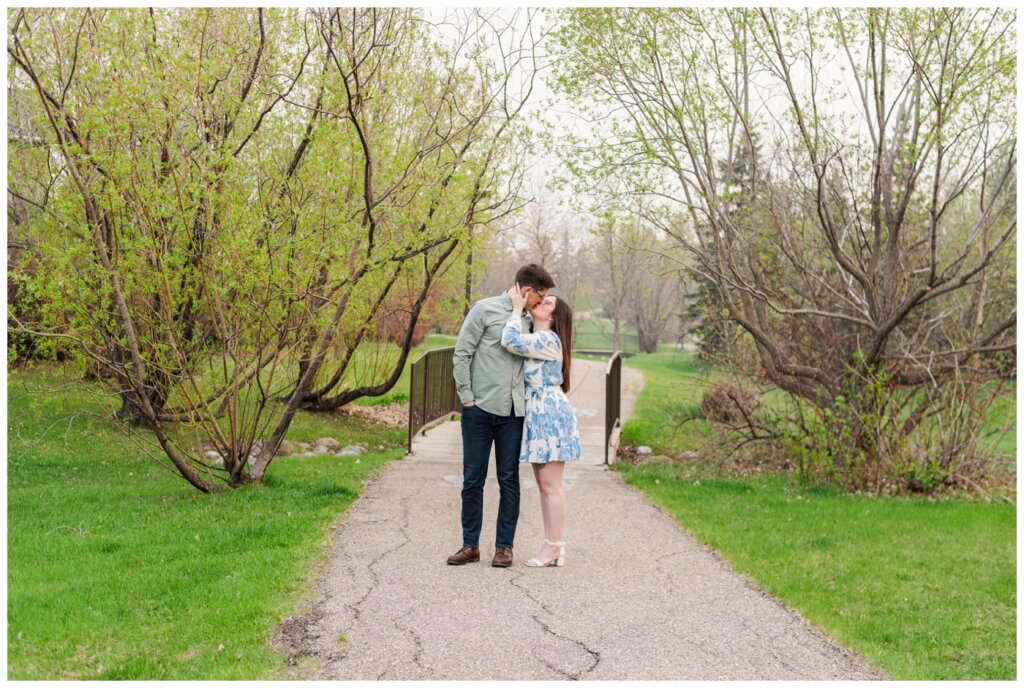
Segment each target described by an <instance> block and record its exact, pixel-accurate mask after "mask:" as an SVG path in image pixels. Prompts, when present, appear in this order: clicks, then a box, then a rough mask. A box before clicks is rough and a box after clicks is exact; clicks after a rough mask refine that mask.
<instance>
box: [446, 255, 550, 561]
mask: <svg viewBox="0 0 1024 688" xmlns="http://www.w3.org/2000/svg"><path fill="white" fill-rule="evenodd" d="M516 282H517V283H518V284H519V286H520V287H521V288H522V290H523V293H524V294H525V295H526V299H527V300H526V308H527V310H528V309H530V308H532V307H533V306H535V305H537V303H539V302H540V301H541V299H543V298H544V297H545V296H547V293H548V291H549V290H550V289H551V288H552V287H554V286H555V283H554V281H552V279H551V275H549V274H548V273H547V271H546V270H545V269H544V268H542V267H540V266H539V265H534V264H532V263H531V264H530V265H524V266H523V267H521V268H519V271H518V272H516ZM511 314H512V301H511V299H509V296H508V294H504V293H503V294H502V295H501V296H493V297H491V298H488V299H481V300H480V301H477V302H476V303H474V304H473V307H472V308H471V309H470V311H469V314H468V315H467V316H466V321H465V322H464V323H462V329H461V330H460V331H459V340H458V342H457V343H456V344H455V354H454V356H453V363H454V366H455V371H454V375H455V388H456V389H457V390H458V393H459V399H460V400H461V401H462V548H461V549H460V550H459V551H458V552H456V553H455V554H453V555H452V556H450V557H448V563H449V564H451V565H452V566H460V565H462V564H468V563H470V562H474V561H480V527H481V524H482V523H483V509H484V482H485V480H486V479H487V464H488V458H489V456H490V453H491V445H492V444H493V445H494V463H495V467H496V469H497V474H498V487H499V489H500V494H501V496H500V498H499V501H498V523H497V527H496V532H495V540H494V545H495V552H494V559H493V561H491V566H499V567H503V568H507V567H509V566H511V565H512V541H513V540H514V539H515V535H516V521H518V520H519V445H520V444H521V442H522V438H523V415H524V414H525V412H526V391H525V388H524V385H523V359H522V357H520V356H516V355H514V354H511V353H509V352H508V351H506V350H505V348H504V347H503V346H501V331H502V330H503V329H504V327H505V323H506V321H508V317H509V315H511ZM524 324H525V319H524ZM525 329H526V330H527V331H529V328H525Z"/></svg>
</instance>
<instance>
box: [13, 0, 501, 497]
mask: <svg viewBox="0 0 1024 688" xmlns="http://www.w3.org/2000/svg"><path fill="white" fill-rule="evenodd" d="M474 17H475V15H472V14H469V15H467V16H466V17H465V19H466V21H467V22H470V21H473V20H474ZM8 19H9V27H10V30H9V35H8V55H9V57H10V62H11V67H12V68H11V72H10V74H9V80H10V82H11V84H12V88H14V89H16V90H17V91H18V92H19V93H30V94H32V96H33V98H32V100H31V103H32V106H31V111H30V112H29V113H28V115H27V121H29V122H30V123H32V124H33V126H36V128H37V129H38V131H39V132H40V137H41V139H42V140H41V141H39V142H37V143H36V144H34V145H36V146H37V147H39V148H41V149H45V150H46V151H47V155H48V157H49V158H50V159H53V160H58V161H59V166H58V169H57V171H56V172H54V171H53V170H48V171H46V174H43V173H42V172H40V170H41V169H43V168H41V166H40V165H39V161H38V158H39V156H36V159H35V160H32V159H30V156H28V155H17V156H15V157H12V159H11V167H12V169H13V170H15V171H16V174H12V175H10V176H9V178H11V179H16V180H18V184H19V185H21V183H22V180H26V183H25V184H24V188H22V189H20V190H19V191H18V193H19V194H20V195H21V196H22V197H24V198H28V199H30V200H31V201H32V203H34V204H35V206H36V207H38V208H40V209H41V211H40V212H37V213H34V214H33V217H32V218H30V219H29V220H28V231H29V232H30V234H31V235H32V236H33V237H34V238H35V240H36V241H35V245H34V247H33V250H32V251H31V252H30V253H29V255H28V257H27V259H26V262H25V264H24V266H22V267H19V270H20V271H21V272H20V273H19V274H20V277H23V278H24V287H25V289H26V291H28V292H29V293H31V294H32V295H33V296H34V297H35V298H36V299H37V300H38V301H39V302H41V303H43V304H45V307H44V311H43V313H42V314H40V315H39V317H35V318H33V319H32V320H31V321H26V320H22V321H20V323H19V325H18V326H19V328H20V329H21V330H22V331H24V332H30V333H34V334H37V335H43V336H49V337H56V338H60V339H63V340H66V341H70V342H73V343H74V344H75V346H76V349H77V350H78V351H79V352H81V355H82V356H84V357H85V358H86V359H87V360H90V361H92V362H94V364H95V366H96V367H97V368H98V369H99V370H100V371H101V373H102V376H103V378H104V379H105V380H107V381H108V382H109V384H110V385H111V387H112V389H113V390H114V391H115V392H116V393H117V395H118V396H119V398H120V399H121V408H120V410H119V412H118V414H117V415H118V417H120V418H121V419H123V420H125V421H128V422H130V423H134V424H136V425H138V426H140V427H141V428H144V429H145V430H146V431H149V432H151V433H152V435H153V437H154V438H155V439H156V441H157V443H158V445H159V447H160V451H161V452H162V455H163V456H164V457H165V459H164V460H167V461H169V463H170V464H171V467H172V468H173V469H174V470H176V471H177V472H179V473H180V474H181V475H182V476H183V477H184V478H185V479H186V480H188V481H189V482H190V483H191V484H192V485H194V486H195V487H196V488H198V489H200V490H202V491H210V490H213V489H216V488H217V487H219V486H222V485H227V486H232V487H233V486H238V485H242V484H245V483H249V482H258V481H260V480H262V478H263V476H264V474H265V471H266V469H267V466H268V465H269V464H270V463H271V461H272V460H273V458H274V456H275V454H276V451H277V449H278V446H279V445H280V442H281V441H282V440H283V438H284V435H285V432H286V431H287V428H288V426H289V424H290V422H291V419H292V418H293V416H294V413H295V412H296V410H297V409H298V408H299V407H300V404H301V403H302V402H306V401H307V400H308V397H307V395H308V394H310V393H311V392H313V393H315V392H317V391H318V390H317V389H316V388H315V387H314V382H315V381H316V380H317V376H318V375H319V374H320V371H321V367H322V366H323V365H324V363H325V362H326V361H330V360H341V361H342V364H341V365H342V368H343V367H344V362H345V361H346V360H348V359H351V357H352V356H353V355H354V352H355V351H356V349H357V348H358V347H359V346H360V344H361V343H362V342H363V341H365V339H366V334H367V332H368V331H369V330H370V329H371V328H370V327H369V324H372V323H373V322H375V320H376V317H375V314H376V313H377V312H378V311H379V309H380V308H381V307H382V304H384V303H385V302H386V297H387V295H388V293H389V291H390V290H391V289H392V287H393V285H395V284H396V283H399V282H403V283H404V284H407V285H408V284H416V285H417V288H416V294H417V301H416V304H414V309H418V308H420V307H421V306H422V304H423V302H424V298H425V294H426V293H427V292H428V291H429V289H430V286H431V284H432V280H433V279H434V278H435V277H436V275H437V274H438V273H439V272H440V271H441V270H442V268H443V266H444V265H445V263H446V261H448V260H449V259H450V257H451V256H452V255H453V252H454V250H455V248H456V247H457V246H458V245H459V243H460V242H461V241H463V240H465V238H466V237H467V235H468V232H469V229H468V227H469V226H470V225H472V224H474V223H476V224H486V222H487V221H488V220H489V218H490V217H492V216H494V215H498V214H500V213H501V212H502V211H503V208H504V206H503V203H507V202H508V198H504V197H501V196H500V194H498V193H497V192H496V189H498V188H499V187H500V186H501V184H502V183H503V182H505V180H506V177H505V171H504V170H503V169H502V168H501V164H500V163H501V162H502V161H503V159H504V157H503V156H505V154H506V153H505V147H506V146H507V145H508V141H509V140H510V136H508V135H502V133H503V132H512V131H513V130H514V127H513V126H512V120H514V116H515V114H516V110H515V109H514V108H513V109H510V110H502V109H501V107H500V105H496V102H497V101H498V99H499V96H498V95H495V92H496V91H497V93H499V95H500V87H499V86H496V84H500V83H502V79H503V78H506V79H507V75H504V74H502V73H499V72H498V71H497V68H496V67H495V65H494V64H493V62H492V61H488V60H486V59H484V57H483V55H482V53H483V49H482V48H476V47H474V46H473V44H472V40H470V39H471V37H473V36H483V35H484V33H485V32H484V31H483V30H482V29H479V28H478V30H477V33H476V34H472V33H471V32H470V31H469V30H466V29H464V30H463V32H462V34H461V36H460V39H459V40H457V41H456V42H455V43H454V45H453V44H452V43H451V42H450V41H448V42H445V41H442V40H441V39H440V37H439V35H438V34H437V33H436V32H432V31H431V27H430V26H429V25H428V24H426V23H425V22H424V21H422V19H421V18H420V17H419V16H418V15H417V14H416V13H415V12H412V11H407V10H352V11H348V10H335V11H324V12H310V11H305V10H296V9H273V10H263V9H256V10H239V9H227V8H225V9H204V10H183V9H166V10H155V9H150V10H93V9H84V8H83V9H71V10H64V9H31V10H30V9H22V10H11V11H10V12H9V15H8ZM474 50H476V51H477V52H473V51H474ZM488 98H490V100H488ZM505 104H506V105H507V101H506V102H505ZM44 188H45V193H40V192H39V191H38V190H39V189H44ZM416 312H417V313H418V311H416ZM412 320H413V323H412V325H410V334H411V327H412V326H413V325H414V324H415V316H414V317H413V319H412ZM408 345H409V343H408V341H406V343H405V347H404V349H403V351H405V352H407V351H408ZM332 356H333V357H334V358H331V357H332ZM295 361H302V362H303V363H302V367H301V375H300V378H299V381H298V383H297V384H296V382H295V378H294V376H293V375H292V374H291V371H293V370H294V368H293V367H292V366H294V365H295ZM400 366H401V364H399V366H398V370H399V371H400ZM396 378H397V375H396V374H392V380H391V382H390V384H393V379H396ZM378 388H379V385H378V386H369V387H364V388H363V389H361V390H357V393H356V394H355V396H352V395H351V392H352V391H351V390H348V393H349V394H350V396H349V398H350V399H351V398H356V397H357V396H359V394H368V393H373V391H374V389H378ZM289 392H290V394H289ZM282 395H286V396H287V400H286V402H285V403H284V404H280V403H279V402H278V399H280V397H281V396H282ZM317 400H318V402H320V403H321V405H327V404H328V403H329V402H331V401H332V400H331V399H329V398H327V397H326V393H325V394H324V395H323V396H322V397H318V398H317ZM333 401H337V398H336V397H335V398H334V399H333ZM342 403H343V402H342ZM175 421H177V422H179V425H178V426H177V427H171V426H169V425H168V424H169V423H173V422H175ZM207 457H216V458H207ZM156 458H159V457H156Z"/></svg>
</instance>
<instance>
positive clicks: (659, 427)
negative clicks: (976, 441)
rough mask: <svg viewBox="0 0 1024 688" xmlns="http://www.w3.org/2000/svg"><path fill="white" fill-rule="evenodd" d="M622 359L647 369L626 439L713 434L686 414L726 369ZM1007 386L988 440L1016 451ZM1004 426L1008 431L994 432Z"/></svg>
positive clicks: (775, 397)
mask: <svg viewBox="0 0 1024 688" xmlns="http://www.w3.org/2000/svg"><path fill="white" fill-rule="evenodd" d="M624 364H625V365H627V366H630V367H633V368H636V369H638V370H640V371H641V372H643V374H644V389H643V393H642V394H641V395H640V399H639V400H637V404H636V408H635V409H634V417H633V418H632V419H630V420H628V421H626V423H625V425H624V426H623V429H622V442H623V443H624V444H634V445H647V446H649V447H651V448H652V449H653V450H654V452H655V453H660V454H666V455H669V456H672V455H674V454H677V453H679V452H681V451H687V450H692V449H695V448H697V447H699V446H700V445H701V444H702V443H703V442H705V441H707V440H708V439H709V438H710V437H711V435H712V429H711V427H710V426H709V425H708V423H707V422H705V421H704V420H703V419H701V418H695V419H692V420H687V421H686V422H683V419H684V418H686V417H687V416H690V415H692V414H698V413H699V410H700V401H701V397H702V396H703V395H704V392H706V391H707V390H708V389H709V388H710V387H711V385H713V384H714V383H715V381H717V380H719V379H722V378H724V377H725V376H724V375H722V374H720V373H719V372H718V371H716V370H708V369H706V368H705V367H703V366H701V365H699V364H698V362H697V360H696V356H695V354H693V353H692V352H686V351H666V352H662V353H656V354H638V355H635V356H631V357H630V358H628V359H624ZM1006 390H1007V392H1006V393H1005V394H1002V395H1001V396H1000V397H998V398H997V399H996V400H995V402H994V403H993V404H992V405H991V406H990V407H989V409H988V415H987V418H986V423H987V426H986V427H987V428H988V429H990V430H992V431H993V434H992V435H991V436H990V437H988V438H986V441H987V442H988V443H989V444H990V445H991V446H992V447H993V448H994V449H995V450H996V451H997V452H999V453H1001V454H1003V455H1005V456H1014V455H1015V454H1016V451H1017V434H1016V413H1017V412H1016V385H1015V384H1012V383H1011V384H1009V385H1007V387H1006ZM786 399H787V397H786V395H785V393H784V392H782V391H781V390H777V389H772V390H769V391H768V392H766V393H765V394H764V395H762V397H761V401H762V403H764V404H768V405H770V406H776V407H778V406H781V405H782V404H784V403H787V401H786ZM1002 428H1006V429H1007V431H1006V432H995V431H996V430H997V429H1002Z"/></svg>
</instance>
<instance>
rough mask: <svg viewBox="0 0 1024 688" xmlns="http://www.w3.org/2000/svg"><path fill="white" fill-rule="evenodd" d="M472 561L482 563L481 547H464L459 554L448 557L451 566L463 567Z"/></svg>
mask: <svg viewBox="0 0 1024 688" xmlns="http://www.w3.org/2000/svg"><path fill="white" fill-rule="evenodd" d="M471 561H480V548H479V547H463V548H462V549H460V550H459V551H458V552H456V553H455V554H453V555H451V556H450V557H448V564H449V565H450V566H462V565H463V564H468V563H470V562H471Z"/></svg>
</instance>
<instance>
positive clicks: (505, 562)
mask: <svg viewBox="0 0 1024 688" xmlns="http://www.w3.org/2000/svg"><path fill="white" fill-rule="evenodd" d="M511 565H512V548H510V547H499V548H498V549H497V550H495V551H494V559H492V560H491V566H497V567H499V568H503V569H507V568H508V567H509V566H511Z"/></svg>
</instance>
